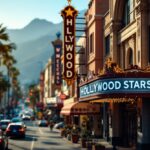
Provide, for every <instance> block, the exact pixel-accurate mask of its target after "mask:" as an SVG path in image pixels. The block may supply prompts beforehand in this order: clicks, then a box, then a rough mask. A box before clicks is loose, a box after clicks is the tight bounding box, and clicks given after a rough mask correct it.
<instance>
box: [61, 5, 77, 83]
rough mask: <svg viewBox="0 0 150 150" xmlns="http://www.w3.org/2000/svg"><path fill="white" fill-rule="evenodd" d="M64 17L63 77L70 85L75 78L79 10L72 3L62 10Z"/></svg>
mask: <svg viewBox="0 0 150 150" xmlns="http://www.w3.org/2000/svg"><path fill="white" fill-rule="evenodd" d="M61 15H62V17H63V19H64V45H63V48H64V54H63V55H64V57H63V66H64V72H63V78H64V80H66V82H67V84H68V85H71V84H72V83H73V82H74V80H75V78H76V73H75V42H76V41H75V20H76V17H77V15H78V11H77V10H76V9H75V8H74V7H73V6H71V5H69V6H67V7H65V8H64V9H63V10H62V11H61Z"/></svg>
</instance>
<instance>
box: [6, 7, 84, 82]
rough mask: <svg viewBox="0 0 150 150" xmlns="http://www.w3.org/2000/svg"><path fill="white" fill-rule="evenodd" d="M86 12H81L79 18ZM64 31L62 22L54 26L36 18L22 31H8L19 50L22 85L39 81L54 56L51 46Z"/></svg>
mask: <svg viewBox="0 0 150 150" xmlns="http://www.w3.org/2000/svg"><path fill="white" fill-rule="evenodd" d="M84 13H85V10H84V11H81V12H79V17H81V16H83V15H84ZM62 31H63V24H62V22H60V23H58V24H54V23H52V22H49V21H47V20H45V19H39V18H36V19H34V20H32V21H31V22H30V23H29V24H28V25H26V26H25V27H24V28H22V29H8V30H7V33H8V35H9V37H10V39H11V41H12V42H14V43H16V45H17V50H16V51H14V52H13V54H14V56H15V58H16V59H17V62H18V63H17V67H18V68H19V70H20V73H21V74H20V81H21V83H30V82H33V80H34V81H37V80H38V79H39V74H40V71H41V70H43V69H44V67H45V65H46V63H47V61H48V59H49V58H50V57H51V56H52V55H53V54H54V48H53V46H52V44H51V42H52V41H54V40H55V39H56V33H57V32H61V33H62Z"/></svg>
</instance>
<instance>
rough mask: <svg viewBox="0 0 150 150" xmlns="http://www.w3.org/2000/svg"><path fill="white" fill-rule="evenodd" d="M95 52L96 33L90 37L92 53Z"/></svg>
mask: <svg viewBox="0 0 150 150" xmlns="http://www.w3.org/2000/svg"><path fill="white" fill-rule="evenodd" d="M93 52H94V33H92V34H91V35H90V53H93Z"/></svg>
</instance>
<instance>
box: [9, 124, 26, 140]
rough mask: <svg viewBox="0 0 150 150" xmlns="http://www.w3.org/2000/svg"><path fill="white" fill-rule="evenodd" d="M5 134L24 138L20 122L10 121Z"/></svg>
mask: <svg viewBox="0 0 150 150" xmlns="http://www.w3.org/2000/svg"><path fill="white" fill-rule="evenodd" d="M6 135H7V136H9V137H14V138H15V137H21V138H25V128H24V126H23V125H22V124H21V123H10V124H9V125H8V127H7V129H6Z"/></svg>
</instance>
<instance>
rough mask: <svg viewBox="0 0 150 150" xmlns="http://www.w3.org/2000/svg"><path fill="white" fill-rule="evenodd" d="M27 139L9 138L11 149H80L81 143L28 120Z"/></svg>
mask: <svg viewBox="0 0 150 150" xmlns="http://www.w3.org/2000/svg"><path fill="white" fill-rule="evenodd" d="M26 124H27V131H26V138H25V139H9V150H80V149H81V148H80V145H79V144H72V143H71V142H69V141H67V140H66V139H63V138H62V137H61V136H60V133H58V131H52V132H50V130H49V127H38V126H37V125H36V123H35V122H27V123H26Z"/></svg>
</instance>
